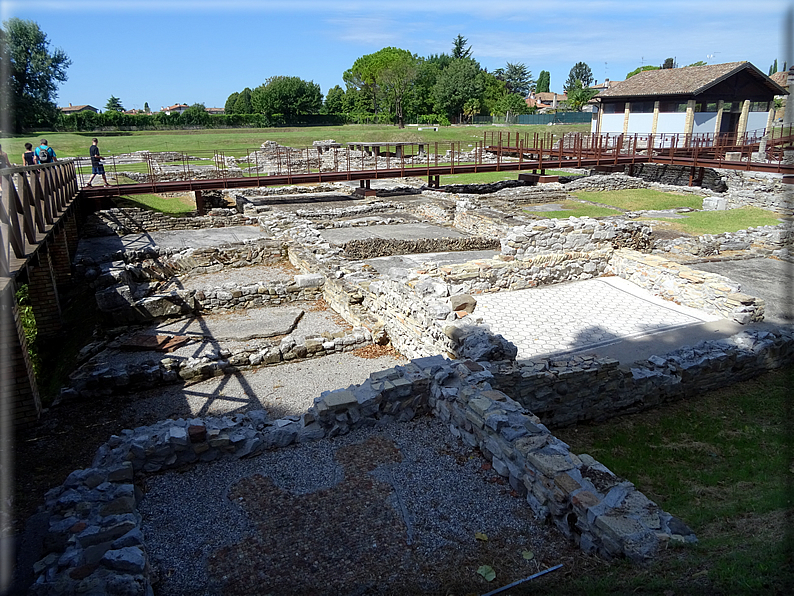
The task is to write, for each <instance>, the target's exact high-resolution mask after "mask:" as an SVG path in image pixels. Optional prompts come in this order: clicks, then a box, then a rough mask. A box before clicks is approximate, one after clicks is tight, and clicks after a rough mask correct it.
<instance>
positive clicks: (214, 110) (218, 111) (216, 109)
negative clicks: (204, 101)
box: [206, 108, 226, 114]
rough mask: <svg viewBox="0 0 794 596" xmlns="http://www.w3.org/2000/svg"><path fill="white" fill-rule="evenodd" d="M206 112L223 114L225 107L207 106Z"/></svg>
mask: <svg viewBox="0 0 794 596" xmlns="http://www.w3.org/2000/svg"><path fill="white" fill-rule="evenodd" d="M206 112H207V113H208V114H225V113H226V109H225V108H207V109H206Z"/></svg>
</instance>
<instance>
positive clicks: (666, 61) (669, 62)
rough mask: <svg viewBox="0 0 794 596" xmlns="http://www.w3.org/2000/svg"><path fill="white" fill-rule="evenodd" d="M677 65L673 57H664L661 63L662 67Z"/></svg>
mask: <svg viewBox="0 0 794 596" xmlns="http://www.w3.org/2000/svg"><path fill="white" fill-rule="evenodd" d="M677 66H678V65H677V64H676V63H675V58H665V59H664V64H662V68H663V69H668V68H676V67H677Z"/></svg>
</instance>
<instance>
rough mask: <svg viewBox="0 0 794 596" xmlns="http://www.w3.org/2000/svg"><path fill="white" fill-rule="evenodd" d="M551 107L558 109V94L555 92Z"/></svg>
mask: <svg viewBox="0 0 794 596" xmlns="http://www.w3.org/2000/svg"><path fill="white" fill-rule="evenodd" d="M551 107H552V108H554V109H557V94H556V93H555V94H554V99H552V100H551Z"/></svg>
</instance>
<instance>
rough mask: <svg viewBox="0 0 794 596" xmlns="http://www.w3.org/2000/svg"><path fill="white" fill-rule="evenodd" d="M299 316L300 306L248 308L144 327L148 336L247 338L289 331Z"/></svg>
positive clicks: (275, 334)
mask: <svg viewBox="0 0 794 596" xmlns="http://www.w3.org/2000/svg"><path fill="white" fill-rule="evenodd" d="M302 316H303V310H301V309H300V308H252V309H249V310H246V311H243V312H230V313H219V314H210V315H203V316H201V317H191V318H186V319H180V320H178V321H166V322H163V323H161V324H159V325H155V326H152V327H150V328H149V329H147V330H146V333H147V334H151V335H182V336H191V337H206V338H210V337H211V338H213V339H215V340H217V341H222V340H237V341H247V340H249V339H255V338H267V337H275V336H277V335H287V334H289V333H291V332H292V331H293V330H294V329H295V326H296V325H297V324H298V321H300V319H301V317H302Z"/></svg>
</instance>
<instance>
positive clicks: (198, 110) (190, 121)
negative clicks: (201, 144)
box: [180, 103, 212, 126]
mask: <svg viewBox="0 0 794 596" xmlns="http://www.w3.org/2000/svg"><path fill="white" fill-rule="evenodd" d="M180 120H181V121H182V124H184V125H185V126H206V125H208V124H209V123H210V122H211V121H212V118H211V116H210V115H209V114H208V113H207V109H206V108H205V107H204V104H203V103H194V104H193V105H192V106H190V107H189V108H188V109H186V110H185V111H184V112H182V113H181V114H180Z"/></svg>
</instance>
